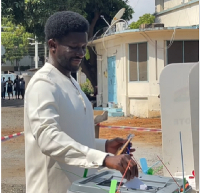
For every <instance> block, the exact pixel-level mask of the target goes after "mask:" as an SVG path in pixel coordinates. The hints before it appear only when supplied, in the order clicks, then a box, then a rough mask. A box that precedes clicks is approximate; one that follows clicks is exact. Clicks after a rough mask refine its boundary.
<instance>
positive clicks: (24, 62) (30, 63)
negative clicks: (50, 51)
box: [3, 56, 42, 68]
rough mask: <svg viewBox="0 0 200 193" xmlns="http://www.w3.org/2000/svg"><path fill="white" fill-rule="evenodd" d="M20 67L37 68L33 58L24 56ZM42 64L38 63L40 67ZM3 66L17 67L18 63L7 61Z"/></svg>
mask: <svg viewBox="0 0 200 193" xmlns="http://www.w3.org/2000/svg"><path fill="white" fill-rule="evenodd" d="M19 64H20V66H31V67H33V68H34V67H35V66H34V65H35V62H34V60H33V58H32V57H31V56H24V57H23V58H22V59H21V60H20V61H19ZM41 65H42V62H41V61H38V66H41ZM3 66H16V61H14V62H13V64H12V63H11V62H10V61H6V63H5V64H3Z"/></svg>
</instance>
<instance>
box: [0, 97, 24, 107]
mask: <svg viewBox="0 0 200 193" xmlns="http://www.w3.org/2000/svg"><path fill="white" fill-rule="evenodd" d="M23 106H24V100H22V99H14V100H13V99H10V100H8V99H5V100H1V107H13V108H15V107H23Z"/></svg>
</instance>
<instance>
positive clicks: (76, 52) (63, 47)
mask: <svg viewBox="0 0 200 193" xmlns="http://www.w3.org/2000/svg"><path fill="white" fill-rule="evenodd" d="M49 41H50V40H49ZM54 42H55V47H54V48H52V49H51V47H50V49H51V55H53V57H54V59H55V60H56V61H57V63H58V64H59V65H60V66H62V67H63V68H64V69H66V70H67V71H70V72H76V71H78V69H79V67H80V64H81V61H82V59H83V58H84V56H85V54H86V46H87V43H88V35H87V33H84V32H70V33H69V34H68V35H67V36H65V37H64V38H62V40H61V41H57V40H55V41H54ZM49 45H50V44H49Z"/></svg>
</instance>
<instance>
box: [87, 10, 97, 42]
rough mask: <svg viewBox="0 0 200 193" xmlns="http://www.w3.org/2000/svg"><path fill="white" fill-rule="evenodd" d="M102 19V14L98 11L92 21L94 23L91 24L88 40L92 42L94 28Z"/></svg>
mask: <svg viewBox="0 0 200 193" xmlns="http://www.w3.org/2000/svg"><path fill="white" fill-rule="evenodd" d="M99 17H100V12H98V11H96V12H95V13H94V18H93V19H92V22H91V24H90V29H89V34H88V39H89V40H90V39H91V38H92V36H93V34H94V27H95V25H96V23H97V20H98V19H99Z"/></svg>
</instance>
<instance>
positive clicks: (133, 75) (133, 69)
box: [129, 42, 147, 81]
mask: <svg viewBox="0 0 200 193" xmlns="http://www.w3.org/2000/svg"><path fill="white" fill-rule="evenodd" d="M129 80H130V81H147V43H146V42H145V43H138V44H129Z"/></svg>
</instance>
